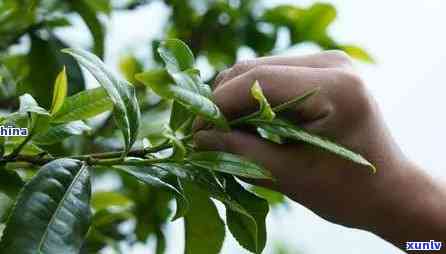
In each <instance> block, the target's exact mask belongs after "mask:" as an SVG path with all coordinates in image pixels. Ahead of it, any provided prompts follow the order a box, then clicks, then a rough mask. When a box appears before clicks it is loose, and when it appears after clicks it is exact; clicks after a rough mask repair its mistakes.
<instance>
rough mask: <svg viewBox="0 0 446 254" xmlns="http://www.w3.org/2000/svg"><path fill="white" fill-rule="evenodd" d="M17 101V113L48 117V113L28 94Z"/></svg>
mask: <svg viewBox="0 0 446 254" xmlns="http://www.w3.org/2000/svg"><path fill="white" fill-rule="evenodd" d="M19 100H20V107H19V112H22V113H26V112H29V113H37V114H39V115H49V114H50V113H48V111H46V109H44V108H42V107H40V106H39V105H38V104H37V102H36V100H34V98H33V97H32V96H31V95H29V94H24V95H22V96H20V97H19Z"/></svg>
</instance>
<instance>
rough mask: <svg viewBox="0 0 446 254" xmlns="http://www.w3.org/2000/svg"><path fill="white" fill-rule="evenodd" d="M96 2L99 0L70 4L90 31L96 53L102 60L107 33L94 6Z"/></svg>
mask: <svg viewBox="0 0 446 254" xmlns="http://www.w3.org/2000/svg"><path fill="white" fill-rule="evenodd" d="M95 1H97V0H93V1H92V0H77V1H71V2H70V3H71V6H72V8H73V9H74V10H75V11H76V12H77V13H78V14H79V15H80V16H81V18H82V19H83V21H84V22H85V24H86V25H87V27H88V29H89V30H90V33H91V35H92V37H93V41H94V43H93V44H94V47H93V48H94V53H95V54H96V55H98V56H99V57H100V58H103V57H104V38H105V31H104V28H103V27H102V24H101V22H100V21H99V19H98V17H97V14H96V12H98V11H99V10H98V9H95V7H96V6H94V5H93V4H92V2H95Z"/></svg>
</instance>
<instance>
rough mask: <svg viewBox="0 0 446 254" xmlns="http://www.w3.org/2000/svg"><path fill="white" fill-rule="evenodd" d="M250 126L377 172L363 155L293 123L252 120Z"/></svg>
mask: <svg viewBox="0 0 446 254" xmlns="http://www.w3.org/2000/svg"><path fill="white" fill-rule="evenodd" d="M249 122H250V124H253V125H256V126H259V127H261V128H263V129H265V130H267V131H269V132H271V133H275V134H277V135H279V136H281V137H283V138H288V139H293V140H296V141H302V142H305V143H307V144H310V145H313V146H317V147H319V148H322V149H324V150H326V151H328V152H331V153H334V154H336V155H339V156H340V157H342V158H344V159H347V160H350V161H353V162H355V163H358V164H361V165H364V166H367V167H369V168H371V169H372V171H373V173H375V172H376V169H375V167H374V166H373V165H372V164H371V163H370V162H368V161H367V160H366V159H364V157H362V156H361V155H359V154H357V153H354V152H352V151H350V150H349V149H347V148H345V147H342V146H340V145H338V144H335V143H333V142H331V141H329V140H327V139H324V138H322V137H319V136H316V135H314V134H310V133H308V132H306V131H305V130H304V129H302V128H299V127H297V126H294V125H293V124H291V123H288V122H286V121H284V120H280V119H274V120H273V122H271V123H269V122H266V121H261V120H255V119H253V120H250V121H249Z"/></svg>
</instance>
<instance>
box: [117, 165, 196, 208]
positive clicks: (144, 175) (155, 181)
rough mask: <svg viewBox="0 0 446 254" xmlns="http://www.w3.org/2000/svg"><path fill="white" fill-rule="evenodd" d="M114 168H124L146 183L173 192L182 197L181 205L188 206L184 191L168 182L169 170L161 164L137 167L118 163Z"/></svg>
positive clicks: (177, 196) (179, 197)
mask: <svg viewBox="0 0 446 254" xmlns="http://www.w3.org/2000/svg"><path fill="white" fill-rule="evenodd" d="M114 168H117V169H119V170H122V171H123V172H125V173H127V174H128V175H130V176H133V177H135V178H136V179H138V180H139V181H141V182H143V183H145V184H148V185H150V186H154V187H157V188H162V189H165V190H168V191H171V192H173V193H174V194H175V197H176V198H178V199H181V201H180V202H179V203H180V205H184V206H186V207H187V206H188V205H187V204H188V200H187V199H186V197H185V196H184V195H183V192H182V191H181V190H178V189H177V188H176V187H175V186H174V185H172V184H170V183H169V182H168V179H167V178H168V177H169V172H168V171H166V170H165V169H164V168H162V167H159V166H143V167H141V166H139V167H136V166H124V165H116V166H114ZM177 204H178V203H177Z"/></svg>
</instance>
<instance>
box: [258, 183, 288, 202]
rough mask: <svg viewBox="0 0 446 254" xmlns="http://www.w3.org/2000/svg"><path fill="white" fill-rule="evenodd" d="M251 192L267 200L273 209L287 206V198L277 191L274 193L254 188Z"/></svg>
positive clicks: (261, 188)
mask: <svg viewBox="0 0 446 254" xmlns="http://www.w3.org/2000/svg"><path fill="white" fill-rule="evenodd" d="M250 191H252V192H254V193H255V194H256V195H257V196H259V197H262V198H263V199H265V200H267V201H268V203H269V205H270V206H272V207H274V206H278V205H281V204H286V199H285V196H284V195H283V194H282V193H279V192H277V191H273V190H270V189H267V188H263V187H260V186H252V187H251V188H250Z"/></svg>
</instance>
